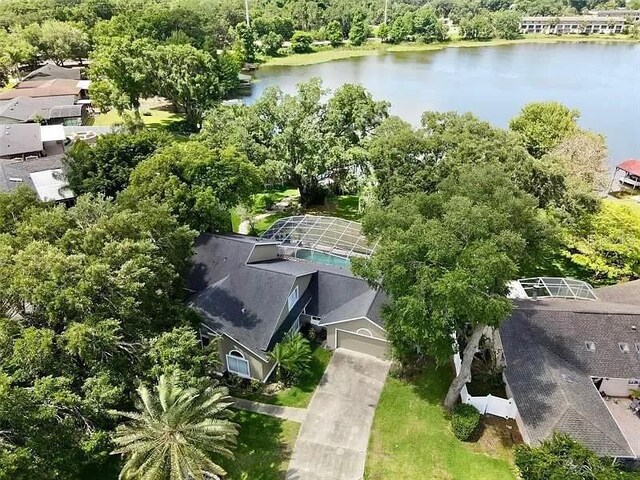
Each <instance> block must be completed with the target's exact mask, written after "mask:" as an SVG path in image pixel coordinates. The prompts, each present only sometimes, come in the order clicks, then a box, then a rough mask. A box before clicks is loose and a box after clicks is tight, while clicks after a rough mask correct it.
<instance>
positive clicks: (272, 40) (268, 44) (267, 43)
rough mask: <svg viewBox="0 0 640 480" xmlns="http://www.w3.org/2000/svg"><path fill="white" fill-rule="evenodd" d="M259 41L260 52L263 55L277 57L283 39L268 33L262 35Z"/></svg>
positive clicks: (273, 33) (274, 33)
mask: <svg viewBox="0 0 640 480" xmlns="http://www.w3.org/2000/svg"><path fill="white" fill-rule="evenodd" d="M260 41H261V43H262V52H263V53H264V54H265V55H269V56H271V57H275V56H276V55H278V51H279V50H280V48H281V47H282V42H284V39H283V38H282V35H280V34H279V33H276V32H269V33H267V34H266V35H264V36H263V37H262V38H261V39H260Z"/></svg>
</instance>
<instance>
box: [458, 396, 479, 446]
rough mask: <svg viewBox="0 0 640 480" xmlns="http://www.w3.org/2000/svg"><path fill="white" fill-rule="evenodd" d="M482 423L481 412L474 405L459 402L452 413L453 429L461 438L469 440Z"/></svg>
mask: <svg viewBox="0 0 640 480" xmlns="http://www.w3.org/2000/svg"><path fill="white" fill-rule="evenodd" d="M479 423H480V412H479V411H478V409H477V408H476V407H474V406H473V405H469V404H467V403H459V404H458V405H456V407H455V408H454V409H453V412H452V413H451V429H452V430H453V434H454V435H455V436H456V437H457V438H458V439H460V440H462V441H465V440H468V439H469V437H471V435H473V432H475V431H476V428H478V424H479Z"/></svg>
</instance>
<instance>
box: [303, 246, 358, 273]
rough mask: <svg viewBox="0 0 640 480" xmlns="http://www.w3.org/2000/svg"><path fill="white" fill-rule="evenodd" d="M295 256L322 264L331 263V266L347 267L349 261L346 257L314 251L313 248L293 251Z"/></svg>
mask: <svg viewBox="0 0 640 480" xmlns="http://www.w3.org/2000/svg"><path fill="white" fill-rule="evenodd" d="M295 256H296V258H301V259H303V260H308V261H309V262H315V263H321V264H322V265H331V266H332V267H338V268H346V269H348V268H349V266H350V265H351V263H350V262H349V259H348V258H341V257H336V256H335V255H329V254H328V253H323V252H316V251H313V250H307V249H304V248H302V249H300V250H297V251H296V253H295Z"/></svg>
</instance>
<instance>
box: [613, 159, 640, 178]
mask: <svg viewBox="0 0 640 480" xmlns="http://www.w3.org/2000/svg"><path fill="white" fill-rule="evenodd" d="M616 168H617V169H619V170H623V171H625V172H627V173H630V174H632V175H637V176H638V177H640V160H634V159H632V158H631V159H629V160H625V161H624V162H622V163H621V164H620V165H618V166H616Z"/></svg>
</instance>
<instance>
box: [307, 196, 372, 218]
mask: <svg viewBox="0 0 640 480" xmlns="http://www.w3.org/2000/svg"><path fill="white" fill-rule="evenodd" d="M358 205H359V199H358V196H357V195H340V196H338V197H330V198H328V199H327V201H326V204H325V205H322V206H314V207H309V208H308V209H306V211H305V213H307V214H308V215H328V216H331V217H338V218H344V219H345V220H355V221H358V220H360V219H361V218H362V212H360V211H359V209H358Z"/></svg>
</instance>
